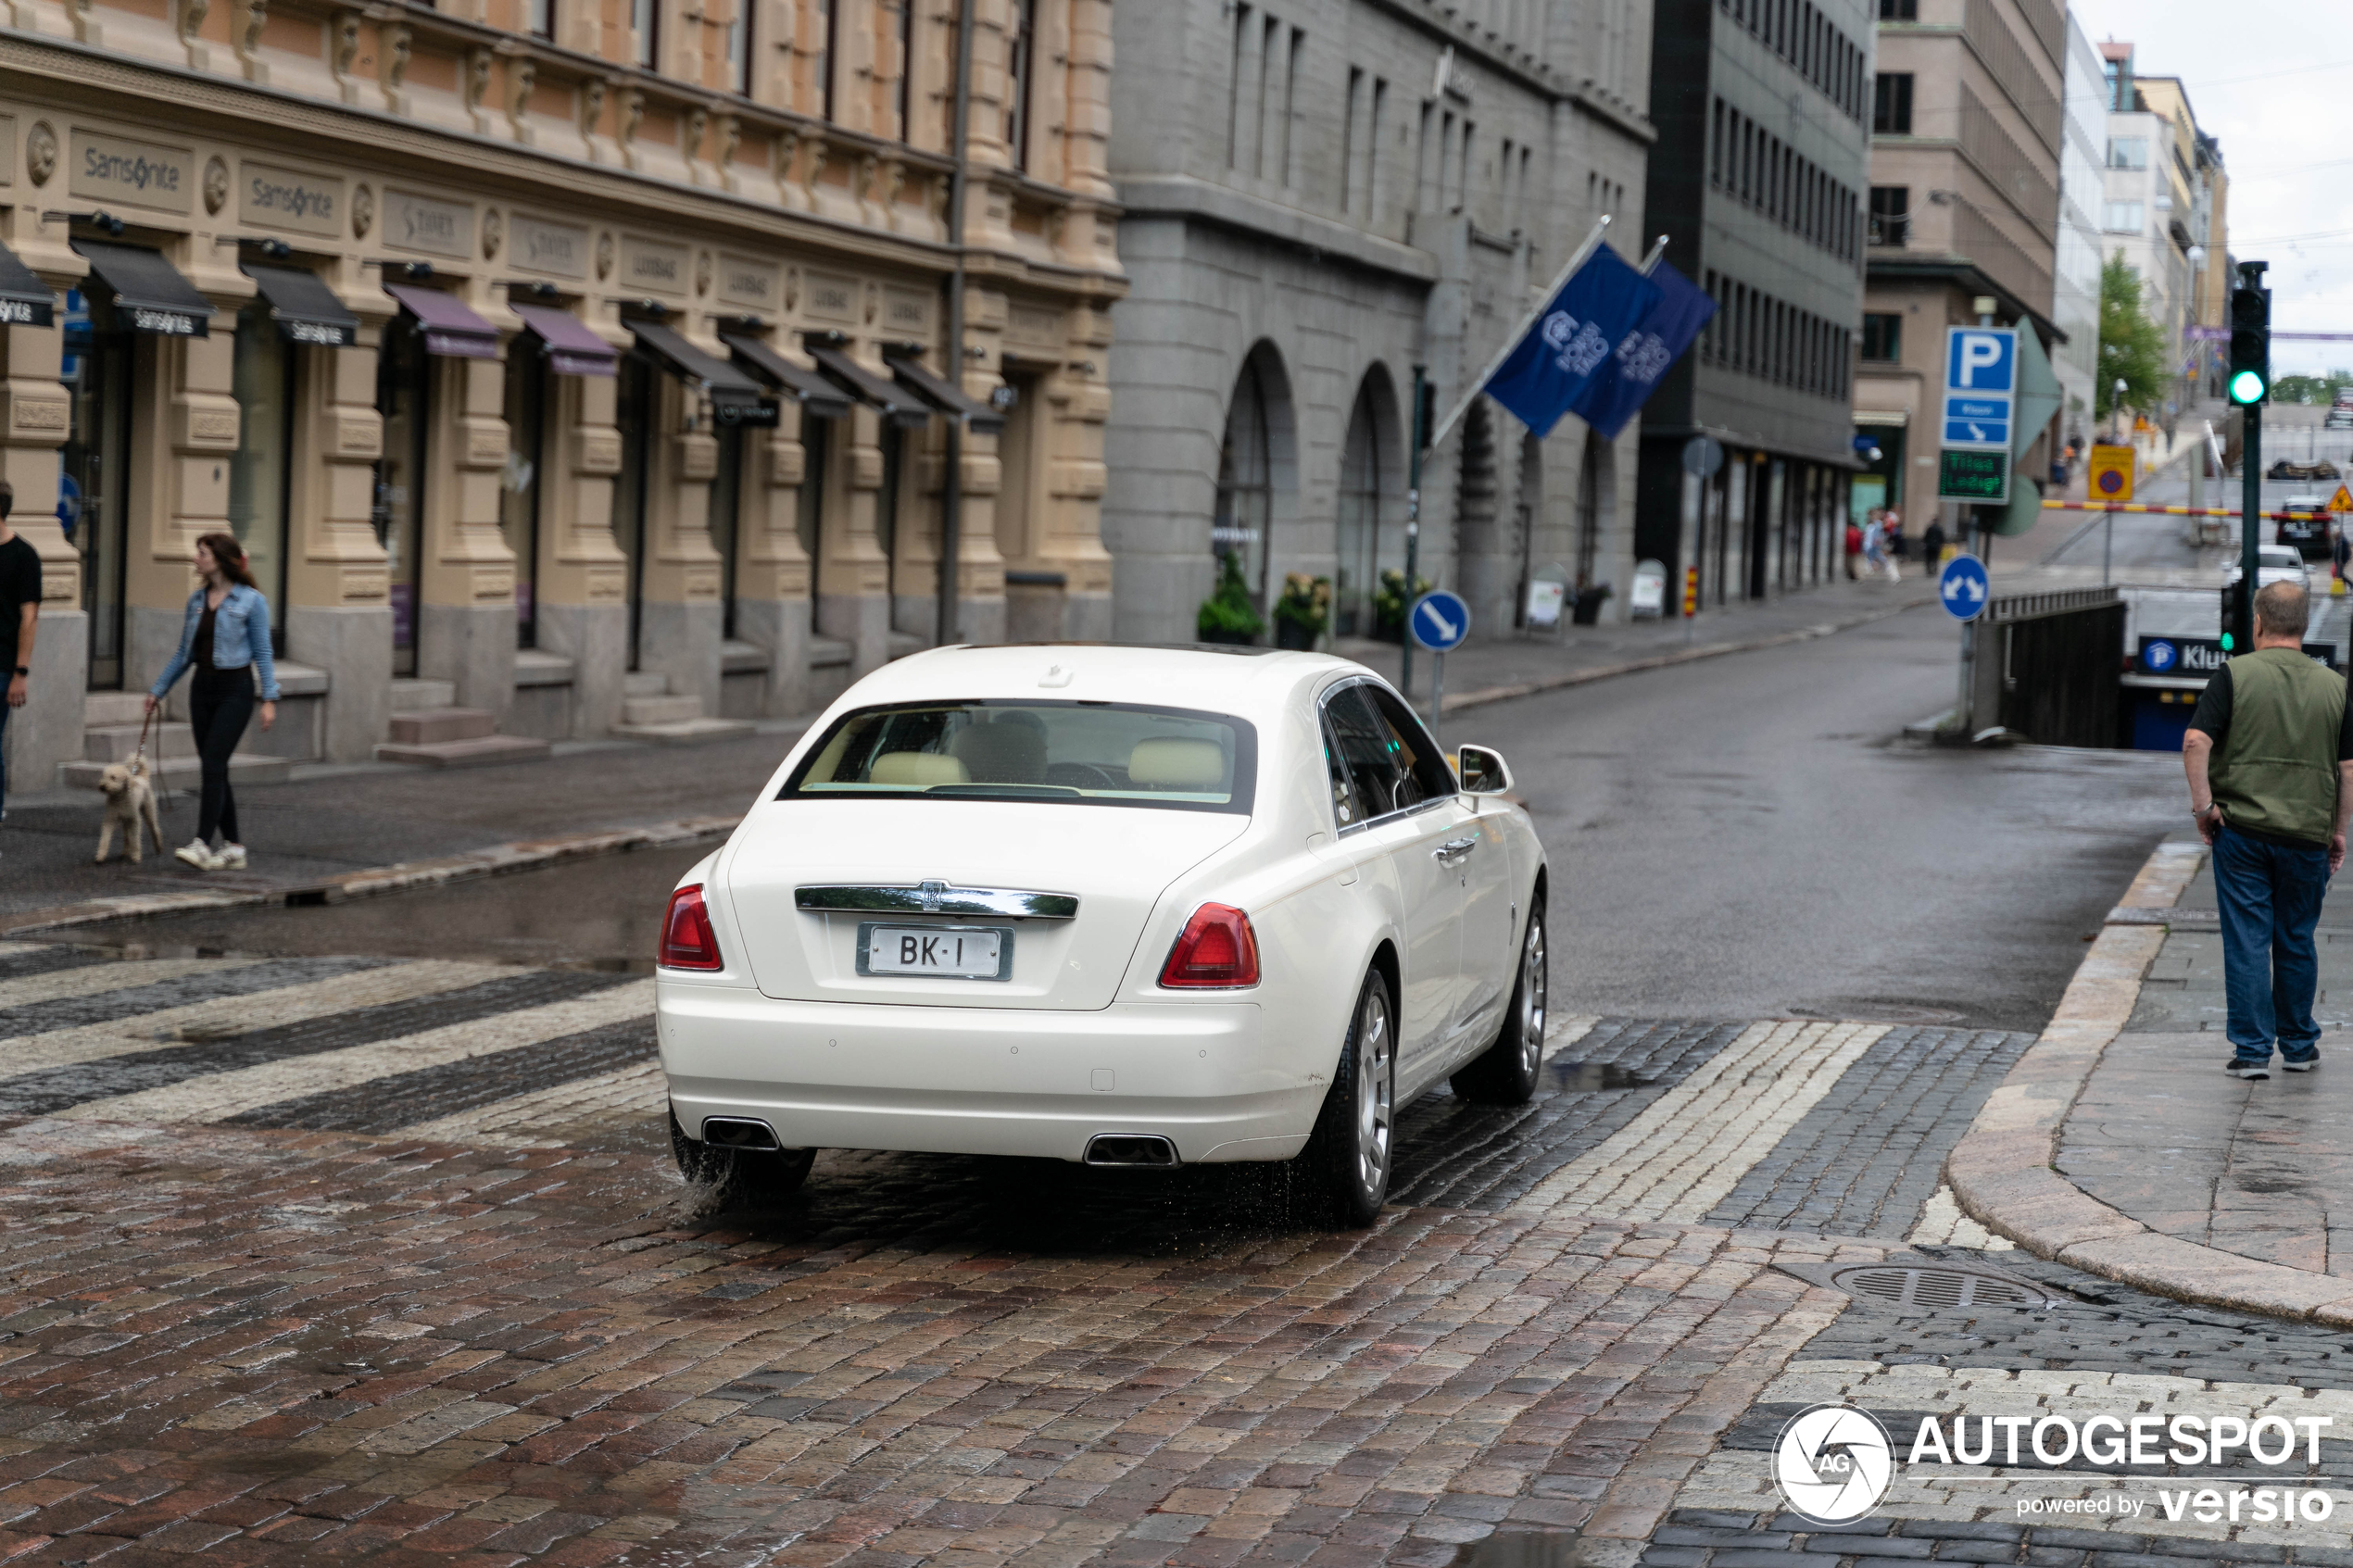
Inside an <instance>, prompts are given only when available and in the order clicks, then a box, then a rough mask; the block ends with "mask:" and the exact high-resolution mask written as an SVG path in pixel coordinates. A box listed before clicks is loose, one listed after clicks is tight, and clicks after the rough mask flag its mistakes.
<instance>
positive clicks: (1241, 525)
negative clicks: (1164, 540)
mask: <svg viewBox="0 0 2353 1568" xmlns="http://www.w3.org/2000/svg"><path fill="white" fill-rule="evenodd" d="M1274 511H1275V477H1274V452H1273V443H1272V442H1271V441H1270V440H1269V438H1268V432H1267V425H1266V395H1265V387H1264V386H1262V385H1261V384H1260V382H1259V376H1258V366H1257V364H1256V363H1255V362H1254V361H1245V362H1244V363H1243V365H1242V373H1241V379H1240V380H1239V382H1238V383H1236V384H1235V387H1234V402H1233V406H1232V408H1229V409H1228V410H1227V414H1226V443H1225V447H1224V450H1222V451H1221V452H1220V453H1219V454H1218V459H1217V501H1216V512H1215V515H1214V517H1213V518H1212V519H1211V523H1210V530H1209V545H1210V549H1211V551H1212V553H1213V554H1214V555H1215V556H1216V558H1218V560H1219V561H1220V562H1221V563H1222V562H1223V561H1224V559H1225V558H1226V557H1227V556H1232V555H1238V556H1239V558H1240V559H1239V561H1238V562H1237V564H1238V565H1239V567H1240V568H1241V574H1242V581H1243V582H1244V583H1247V584H1248V585H1249V588H1250V591H1251V594H1252V596H1253V597H1255V598H1256V599H1257V600H1258V601H1259V602H1260V603H1262V604H1263V603H1264V602H1265V596H1266V534H1267V529H1268V525H1269V524H1270V523H1271V522H1272V521H1274Z"/></svg>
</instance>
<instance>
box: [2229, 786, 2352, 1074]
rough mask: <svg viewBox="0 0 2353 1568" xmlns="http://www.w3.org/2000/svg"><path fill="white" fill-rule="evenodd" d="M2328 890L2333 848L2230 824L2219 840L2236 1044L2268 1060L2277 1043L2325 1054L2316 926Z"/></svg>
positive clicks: (2238, 1052) (2291, 1056) (2304, 1055)
mask: <svg viewBox="0 0 2353 1568" xmlns="http://www.w3.org/2000/svg"><path fill="white" fill-rule="evenodd" d="M2328 890H2329V852H2328V851H2327V850H2325V849H2290V848H2285V847H2282V846H2280V845H2277V844H2266V843H2264V842H2263V841H2262V840H2261V839H2259V838H2249V837H2248V836H2247V835H2246V834H2243V833H2233V832H2232V831H2231V830H2230V829H2229V828H2227V827H2225V828H2224V829H2223V830H2222V831H2221V834H2219V835H2217V836H2216V838H2215V840H2214V893H2215V897H2216V901H2217V902H2219V903H2220V904H2221V906H2222V992H2223V996H2224V997H2225V998H2226V999H2227V1000H2228V1002H2229V1004H2230V1034H2231V1049H2232V1051H2233V1054H2234V1055H2235V1056H2236V1057H2237V1059H2238V1060H2241V1061H2250V1062H2269V1061H2270V1060H2271V1042H2272V1041H2273V1040H2275V1039H2276V1040H2277V1041H2278V1042H2279V1045H2280V1054H2281V1055H2282V1056H2284V1057H2285V1058H2286V1059H2287V1060H2290V1061H2309V1060H2311V1059H2312V1058H2313V1057H2315V1056H2317V1055H2319V1054H2320V1049H2321V1026H2320V1025H2319V1024H2317V1023H2315V1022H2312V993H2313V990H2314V989H2315V987H2317V986H2318V985H2319V984H2320V977H2321V965H2320V958H2319V955H2318V954H2317V953H2316V952H2315V951H2314V950H2313V947H2312V928H2313V927H2314V926H2316V925H2318V924H2319V923H2320V921H2321V899H2322V896H2323V895H2324V894H2326V893H2327V892H2328Z"/></svg>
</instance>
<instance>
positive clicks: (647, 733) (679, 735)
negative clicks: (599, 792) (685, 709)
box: [612, 719, 752, 746]
mask: <svg viewBox="0 0 2353 1568" xmlns="http://www.w3.org/2000/svg"><path fill="white" fill-rule="evenodd" d="M751 732H752V726H751V725H750V724H749V722H747V721H744V720H741V719H679V720H674V721H671V722H669V723H666V724H615V725H614V726H613V727H612V733H613V734H616V735H618V736H620V737H621V738H622V739H623V740H635V741H645V742H647V743H648V745H652V746H708V745H710V744H711V742H712V741H720V740H734V739H735V738H736V737H737V736H738V735H748V734H751Z"/></svg>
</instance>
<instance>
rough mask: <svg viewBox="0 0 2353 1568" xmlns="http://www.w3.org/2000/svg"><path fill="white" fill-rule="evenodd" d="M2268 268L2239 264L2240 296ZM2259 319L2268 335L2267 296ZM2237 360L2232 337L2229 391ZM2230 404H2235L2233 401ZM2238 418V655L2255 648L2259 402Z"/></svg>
mask: <svg viewBox="0 0 2353 1568" xmlns="http://www.w3.org/2000/svg"><path fill="white" fill-rule="evenodd" d="M2268 266H2269V263H2266V262H2261V261H2242V262H2240V263H2239V290H2240V291H2241V292H2246V291H2251V290H2253V291H2259V290H2261V289H2262V287H2263V273H2264V271H2265V270H2267V268H2268ZM2238 297H2239V296H2238V295H2236V294H2234V295H2233V296H2232V305H2233V324H2234V325H2235V324H2236V320H2237V310H2236V307H2237V305H2238ZM2262 318H2263V319H2262V321H2261V322H2260V325H2261V326H2262V327H2263V328H2264V329H2266V331H2267V334H2268V329H2269V327H2270V325H2271V309H2270V301H2269V296H2268V295H2266V297H2265V301H2264V308H2263V311H2262ZM2259 347H2264V354H2263V358H2264V359H2265V360H2266V363H2265V364H2264V365H2263V367H2262V370H2261V373H2262V386H2261V388H2260V390H2261V391H2262V393H2263V394H2264V395H2265V396H2268V395H2270V391H2271V375H2270V365H2269V363H2268V360H2269V351H2268V347H2267V346H2265V345H2259ZM2239 358H2240V355H2239V347H2238V344H2237V342H2236V337H2235V333H2234V334H2233V344H2232V350H2231V359H2232V364H2233V370H2232V373H2231V381H2232V384H2233V388H2235V387H2236V384H2237V382H2238V370H2237V368H2236V367H2237V365H2238V361H2239ZM2233 401H2235V398H2234V399H2233ZM2239 414H2240V416H2241V420H2242V422H2241V425H2240V429H2241V430H2242V432H2243V433H2244V444H2243V445H2242V446H2241V456H2240V459H2239V460H2240V463H2241V465H2242V466H2241V468H2240V470H2239V497H2240V498H2239V519H2240V522H2239V591H2238V606H2237V609H2238V624H2239V635H2240V636H2241V637H2242V638H2244V639H2245V640H2246V648H2233V649H2231V650H2230V651H2231V652H2233V653H2242V652H2245V651H2246V649H2247V648H2252V647H2254V646H2255V590H2256V588H2257V587H2258V586H2259V582H2258V580H2257V576H2256V563H2257V562H2258V561H2259V559H2260V558H2261V550H2262V537H2263V400H2262V398H2261V397H2257V398H2255V399H2254V400H2252V401H2250V402H2247V403H2244V404H2241V405H2240V408H2239Z"/></svg>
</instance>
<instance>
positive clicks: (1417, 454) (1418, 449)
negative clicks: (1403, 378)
mask: <svg viewBox="0 0 2353 1568" xmlns="http://www.w3.org/2000/svg"><path fill="white" fill-rule="evenodd" d="M1428 403H1429V370H1428V368H1427V367H1425V366H1421V365H1416V366H1415V367H1414V406H1413V408H1412V409H1411V410H1410V411H1408V413H1407V414H1406V418H1405V423H1406V425H1407V427H1408V428H1409V430H1410V432H1411V433H1410V434H1409V436H1408V437H1407V439H1406V445H1407V446H1408V447H1409V448H1410V449H1411V450H1410V452H1409V453H1408V455H1407V457H1406V458H1405V468H1406V474H1405V585H1404V588H1403V592H1402V593H1401V594H1400V597H1402V598H1403V600H1404V601H1405V615H1406V618H1407V619H1408V620H1409V621H1410V620H1411V619H1412V618H1413V613H1414V572H1415V571H1416V568H1418V567H1419V566H1420V564H1421V558H1422V451H1423V448H1424V447H1425V445H1427V443H1426V442H1425V440H1424V432H1425V430H1426V428H1427V425H1428V419H1427V417H1426V414H1425V409H1426V408H1428ZM1397 640H1398V641H1399V642H1400V643H1403V645H1404V646H1403V647H1402V648H1401V649H1399V650H1398V656H1397V689H1398V690H1400V691H1402V692H1403V693H1404V694H1405V700H1406V701H1407V702H1411V701H1413V700H1414V632H1413V628H1412V627H1411V626H1408V627H1407V628H1406V629H1405V634H1404V635H1403V636H1402V637H1400V638H1398V639H1397Z"/></svg>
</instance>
